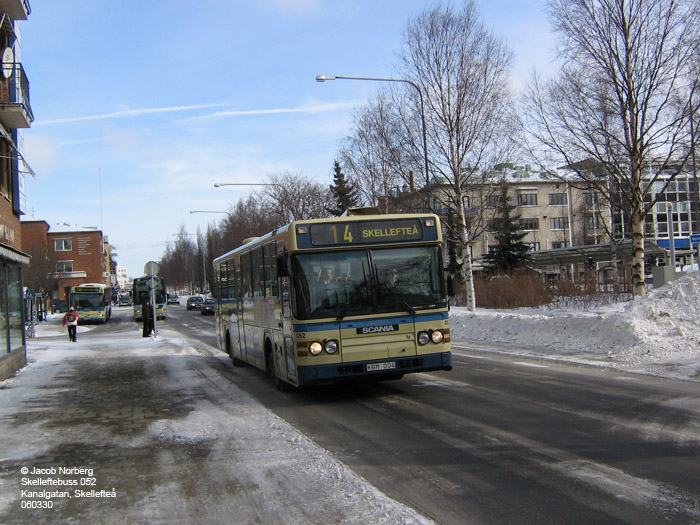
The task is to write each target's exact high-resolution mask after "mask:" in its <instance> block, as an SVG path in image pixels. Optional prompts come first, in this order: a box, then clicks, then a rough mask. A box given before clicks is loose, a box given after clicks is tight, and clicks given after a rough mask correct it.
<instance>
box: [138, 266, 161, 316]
mask: <svg viewBox="0 0 700 525" xmlns="http://www.w3.org/2000/svg"><path fill="white" fill-rule="evenodd" d="M150 287H153V291H154V295H155V298H156V301H155V305H154V306H155V311H156V317H157V318H158V319H165V318H166V317H167V314H168V304H167V294H166V293H165V281H164V280H163V278H162V277H158V276H155V277H137V278H136V279H134V286H133V300H134V303H133V305H134V321H140V320H141V306H142V305H143V303H145V302H146V299H147V298H149V297H150V293H151V291H150V290H151V288H150Z"/></svg>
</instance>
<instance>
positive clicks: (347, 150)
mask: <svg viewBox="0 0 700 525" xmlns="http://www.w3.org/2000/svg"><path fill="white" fill-rule="evenodd" d="M405 102H406V100H405V99H404V97H403V90H395V89H394V90H391V89H389V88H387V89H385V90H383V91H382V92H381V93H379V94H378V95H377V96H376V97H375V98H374V99H372V100H370V101H369V102H368V103H367V104H366V105H364V106H362V107H360V108H358V109H357V110H356V112H355V115H354V116H353V126H354V129H353V132H352V134H351V135H350V136H348V137H346V138H345V140H344V143H343V145H342V147H341V148H340V154H339V156H340V158H341V160H342V162H343V165H344V166H345V168H346V170H347V172H348V175H349V177H350V179H351V180H352V181H353V183H354V184H355V186H356V187H357V188H358V190H359V192H360V195H361V197H362V200H363V202H365V203H366V204H368V205H370V206H377V207H378V206H380V202H381V199H380V198H381V197H383V196H386V195H389V194H390V193H391V191H392V189H393V188H397V187H400V186H402V185H403V184H406V183H408V173H409V172H410V171H413V170H420V166H421V162H422V160H421V159H422V158H423V157H422V153H421V154H420V156H419V157H418V160H416V158H415V156H414V155H412V152H414V151H415V149H414V148H411V147H407V142H406V141H407V138H410V135H407V134H406V132H405V129H404V128H403V124H404V122H405V121H403V122H402V120H401V115H400V114H399V112H398V108H399V107H401V106H402V105H403V104H405ZM417 122H420V120H417ZM385 202H386V201H385ZM382 211H384V212H386V211H387V210H386V209H385V210H382Z"/></svg>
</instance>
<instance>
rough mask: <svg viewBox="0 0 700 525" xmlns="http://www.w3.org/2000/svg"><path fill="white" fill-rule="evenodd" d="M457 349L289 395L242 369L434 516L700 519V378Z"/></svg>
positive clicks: (247, 384)
mask: <svg viewBox="0 0 700 525" xmlns="http://www.w3.org/2000/svg"><path fill="white" fill-rule="evenodd" d="M186 322H188V323H190V322H192V320H191V319H188V320H187V321H186ZM454 361H455V368H454V370H453V371H451V372H439V373H432V374H417V375H413V376H406V377H405V378H404V379H402V380H401V381H395V382H385V383H369V384H367V383H365V384H358V385H351V386H348V385H343V386H337V387H325V388H317V389H312V390H306V391H292V392H288V393H280V392H277V391H276V390H274V388H273V387H272V385H271V384H270V383H268V382H266V381H265V380H264V378H263V377H262V374H261V373H260V372H259V371H257V370H254V369H251V368H243V369H235V371H234V372H233V377H234V380H235V381H236V384H238V385H239V386H242V387H243V388H244V389H245V390H246V391H248V392H251V393H252V394H253V395H255V397H256V398H258V399H259V400H260V401H262V402H263V403H264V405H265V406H266V407H268V408H269V409H271V410H273V411H274V412H275V413H276V414H277V415H279V416H280V417H282V418H284V419H285V420H287V421H288V422H290V423H291V424H292V425H294V426H295V427H296V428H298V429H300V430H302V431H303V432H304V433H305V434H306V435H308V436H310V437H311V438H312V439H313V440H314V441H315V442H316V443H318V444H319V445H321V446H322V447H324V448H326V449H327V450H329V451H331V452H332V453H333V454H334V455H335V456H336V457H338V458H339V459H341V460H342V461H343V462H344V463H345V464H347V465H349V466H350V467H351V468H352V469H353V470H355V471H356V472H357V473H359V474H361V475H362V476H363V477H365V478H366V479H367V480H369V481H370V482H371V483H373V484H374V485H375V486H377V487H378V488H379V489H380V490H382V491H384V492H385V493H386V494H388V495H390V496H391V497H393V498H395V499H396V500H398V501H400V502H402V503H404V504H406V505H409V506H411V507H413V508H415V509H417V510H418V511H419V512H421V513H422V514H423V515H425V516H428V517H430V518H432V519H434V520H435V521H436V522H438V523H455V524H457V523H465V522H468V523H542V522H548V523H645V524H646V523H674V524H678V523H700V383H698V382H683V381H673V380H668V379H660V378H654V377H649V376H642V375H635V374H626V373H622V372H619V371H614V370H610V369H595V368H591V367H581V366H570V365H568V364H564V363H559V364H557V363H552V362H542V361H535V360H526V359H522V358H509V357H506V356H501V357H499V356H496V355H493V354H488V353H484V352H479V351H477V350H476V349H469V348H466V347H462V348H460V347H459V346H457V347H456V348H455V356H454Z"/></svg>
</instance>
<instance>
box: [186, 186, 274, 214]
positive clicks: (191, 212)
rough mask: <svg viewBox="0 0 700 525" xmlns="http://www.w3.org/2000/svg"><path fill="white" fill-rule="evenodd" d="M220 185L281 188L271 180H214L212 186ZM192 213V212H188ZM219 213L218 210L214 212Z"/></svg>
mask: <svg viewBox="0 0 700 525" xmlns="http://www.w3.org/2000/svg"><path fill="white" fill-rule="evenodd" d="M221 186H277V187H279V188H283V187H284V186H283V185H282V184H275V183H272V182H215V183H214V187H215V188H220V187H221ZM190 213H192V212H190ZM214 213H219V212H214Z"/></svg>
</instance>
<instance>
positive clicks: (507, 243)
mask: <svg viewBox="0 0 700 525" xmlns="http://www.w3.org/2000/svg"><path fill="white" fill-rule="evenodd" d="M514 209H515V206H514V205H513V204H511V202H510V199H509V198H508V193H507V189H506V186H505V184H504V185H503V186H502V188H501V194H500V196H499V198H498V201H497V206H496V213H497V216H496V217H495V218H494V219H493V220H492V223H491V228H490V229H491V230H492V231H493V233H494V234H495V240H496V244H495V246H493V248H491V249H490V250H489V253H488V254H486V255H484V258H483V261H484V266H486V267H487V268H488V269H489V270H490V271H492V272H494V273H511V272H512V271H513V270H514V269H516V268H517V267H519V266H521V265H522V264H523V263H525V262H527V261H528V260H529V259H530V257H529V255H528V252H529V250H530V247H529V246H528V245H527V244H525V243H524V242H523V238H524V237H525V235H527V234H526V233H525V232H522V231H521V230H520V226H519V219H520V215H511V213H512V212H513V210H514Z"/></svg>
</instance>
